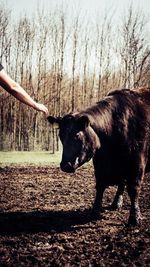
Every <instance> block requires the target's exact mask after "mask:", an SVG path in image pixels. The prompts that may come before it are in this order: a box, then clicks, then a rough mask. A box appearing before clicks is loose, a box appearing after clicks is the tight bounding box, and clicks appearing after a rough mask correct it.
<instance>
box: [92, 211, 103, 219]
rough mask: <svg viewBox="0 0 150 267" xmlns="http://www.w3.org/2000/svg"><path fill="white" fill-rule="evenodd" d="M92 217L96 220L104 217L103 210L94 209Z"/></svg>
mask: <svg viewBox="0 0 150 267" xmlns="http://www.w3.org/2000/svg"><path fill="white" fill-rule="evenodd" d="M103 212H104V210H103ZM91 218H92V219H94V220H100V219H102V211H101V210H96V209H92V211H91Z"/></svg>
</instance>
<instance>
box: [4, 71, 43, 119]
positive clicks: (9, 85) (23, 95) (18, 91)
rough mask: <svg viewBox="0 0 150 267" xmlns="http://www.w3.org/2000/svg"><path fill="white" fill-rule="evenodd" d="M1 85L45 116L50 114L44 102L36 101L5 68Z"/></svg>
mask: <svg viewBox="0 0 150 267" xmlns="http://www.w3.org/2000/svg"><path fill="white" fill-rule="evenodd" d="M0 86H1V87H3V88H4V89H5V90H6V91H7V92H8V93H9V94H11V95H13V96H14V97H15V98H16V99H18V100H19V101H21V102H22V103H24V104H26V105H28V106H30V107H32V108H34V109H35V110H37V111H41V112H43V113H44V114H45V116H48V109H47V107H45V106H44V105H43V104H40V103H37V102H35V101H34V100H33V99H32V98H31V97H30V96H29V95H28V93H27V92H26V91H25V90H24V89H23V88H22V87H21V86H20V85H19V84H18V83H16V82H15V81H14V80H13V79H11V78H10V76H9V75H8V74H7V73H6V72H5V70H4V69H2V70H1V71H0Z"/></svg>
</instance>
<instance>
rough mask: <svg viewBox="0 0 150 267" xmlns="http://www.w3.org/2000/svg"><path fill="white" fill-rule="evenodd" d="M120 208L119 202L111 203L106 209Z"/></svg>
mask: <svg viewBox="0 0 150 267" xmlns="http://www.w3.org/2000/svg"><path fill="white" fill-rule="evenodd" d="M121 208H122V205H120V204H119V203H112V204H111V205H110V206H109V207H108V209H109V210H120V209H121Z"/></svg>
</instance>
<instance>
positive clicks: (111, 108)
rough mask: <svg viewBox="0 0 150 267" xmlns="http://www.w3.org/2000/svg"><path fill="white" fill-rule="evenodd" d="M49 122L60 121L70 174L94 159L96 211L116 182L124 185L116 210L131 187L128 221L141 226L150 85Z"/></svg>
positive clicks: (149, 165)
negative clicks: (140, 196) (141, 197)
mask: <svg viewBox="0 0 150 267" xmlns="http://www.w3.org/2000/svg"><path fill="white" fill-rule="evenodd" d="M48 120H49V122H50V123H54V122H56V123H58V124H59V128H60V132H59V136H60V140H61V142H62V145H63V154H62V161H61V164H60V166H61V169H62V170H63V171H64V172H70V173H71V172H74V171H75V170H76V169H77V168H78V167H79V166H81V165H83V164H84V163H85V162H87V161H89V160H90V159H91V158H93V164H94V170H95V177H96V198H95V201H94V205H93V212H94V213H95V214H99V213H100V211H101V210H102V198H103V193H104V190H105V189H106V188H107V187H108V186H111V185H118V190H117V193H116V195H115V198H114V201H113V203H112V208H113V209H116V208H119V207H121V205H122V194H123V191H124V187H125V185H126V186H127V191H128V194H129V197H130V200H131V209H130V216H129V221H128V223H129V224H130V225H137V224H138V223H139V222H140V219H141V215H140V208H139V203H138V199H139V193H140V187H141V183H142V180H143V176H144V174H145V172H146V171H150V88H141V89H137V90H128V89H123V90H115V91H112V92H110V93H109V94H108V95H107V96H106V97H105V98H104V99H103V100H101V101H100V102H98V103H97V104H96V105H94V106H91V107H89V108H87V109H85V110H83V111H81V112H77V113H72V114H67V115H65V116H64V117H58V118H55V117H52V116H49V117H48Z"/></svg>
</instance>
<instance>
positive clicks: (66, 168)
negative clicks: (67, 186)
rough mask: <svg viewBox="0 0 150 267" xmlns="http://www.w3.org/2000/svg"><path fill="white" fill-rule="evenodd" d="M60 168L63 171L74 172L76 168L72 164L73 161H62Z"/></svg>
mask: <svg viewBox="0 0 150 267" xmlns="http://www.w3.org/2000/svg"><path fill="white" fill-rule="evenodd" d="M60 168H61V170H62V171H63V172H68V173H73V172H75V168H74V167H73V166H72V164H71V162H66V163H63V162H61V163H60Z"/></svg>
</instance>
